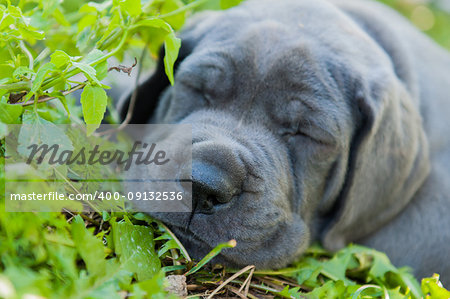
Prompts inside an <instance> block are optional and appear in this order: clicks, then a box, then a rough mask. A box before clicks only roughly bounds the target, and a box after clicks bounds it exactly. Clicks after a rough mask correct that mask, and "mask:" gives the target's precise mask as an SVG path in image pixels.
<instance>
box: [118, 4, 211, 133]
mask: <svg viewBox="0 0 450 299" xmlns="http://www.w3.org/2000/svg"><path fill="white" fill-rule="evenodd" d="M216 15H217V13H216V12H204V13H200V14H197V15H196V16H194V17H193V18H191V20H190V21H189V22H188V24H186V26H185V29H184V30H183V32H182V33H181V35H180V38H181V48H180V51H179V53H178V58H177V60H176V62H175V65H174V73H176V70H177V68H178V66H179V64H180V63H181V62H182V61H183V59H185V58H186V57H187V56H189V55H190V54H191V53H192V51H193V49H194V48H195V47H196V45H197V43H198V42H199V41H200V40H201V38H202V37H203V36H204V35H205V34H206V33H207V28H208V24H209V23H211V22H213V19H214V17H216ZM158 57H159V58H158V62H157V65H156V69H155V71H154V72H153V74H152V75H151V76H150V77H148V78H147V79H146V80H145V81H144V82H143V83H140V84H139V86H138V90H137V98H136V101H135V103H134V109H133V111H131V113H132V114H131V120H130V122H129V123H130V124H145V123H147V122H148V120H149V118H150V116H151V115H152V113H153V111H154V110H155V108H156V105H157V103H158V99H159V97H160V95H161V93H162V92H163V91H164V89H166V87H168V86H169V84H170V82H169V79H168V78H167V76H166V73H165V69H164V47H161V49H160V51H159V55H158ZM132 92H133V91H132V90H131V92H129V93H127V94H126V95H125V96H123V97H122V98H121V99H120V100H119V102H118V111H119V116H120V118H121V120H124V119H125V118H126V115H127V113H128V108H129V104H130V100H131V96H132Z"/></svg>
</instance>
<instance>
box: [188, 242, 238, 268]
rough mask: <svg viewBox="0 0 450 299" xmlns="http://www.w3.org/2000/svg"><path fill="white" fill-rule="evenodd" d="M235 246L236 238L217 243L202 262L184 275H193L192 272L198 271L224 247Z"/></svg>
mask: <svg viewBox="0 0 450 299" xmlns="http://www.w3.org/2000/svg"><path fill="white" fill-rule="evenodd" d="M235 246H236V240H230V241H228V242H227V243H221V244H219V245H217V246H216V247H215V248H214V249H213V250H211V252H210V253H208V254H207V255H206V256H205V257H204V258H202V260H201V261H200V262H198V263H197V265H195V266H194V267H192V269H191V270H189V271H188V272H186V273H185V274H184V275H185V276H188V275H191V274H192V273H195V272H197V271H198V270H200V269H201V268H202V267H203V266H204V265H205V264H206V263H208V262H209V261H210V260H212V259H213V258H214V257H215V256H216V255H218V254H219V253H220V252H221V251H222V249H225V248H233V247H235Z"/></svg>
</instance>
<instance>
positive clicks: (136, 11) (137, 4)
mask: <svg viewBox="0 0 450 299" xmlns="http://www.w3.org/2000/svg"><path fill="white" fill-rule="evenodd" d="M120 7H121V8H122V9H123V10H124V11H125V12H126V13H127V14H128V15H129V16H131V17H137V16H139V15H140V14H141V12H142V8H141V0H122V1H120Z"/></svg>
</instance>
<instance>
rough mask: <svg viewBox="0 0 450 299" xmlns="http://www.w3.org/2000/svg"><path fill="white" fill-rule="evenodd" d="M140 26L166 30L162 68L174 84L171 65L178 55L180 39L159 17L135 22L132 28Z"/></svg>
mask: <svg viewBox="0 0 450 299" xmlns="http://www.w3.org/2000/svg"><path fill="white" fill-rule="evenodd" d="M140 27H152V28H161V29H163V30H164V31H166V32H167V35H166V37H165V38H164V45H165V55H164V68H165V71H166V75H167V77H168V78H169V81H170V84H172V85H173V84H174V78H173V66H174V64H175V61H176V60H177V57H178V51H179V50H180V46H181V40H180V39H179V38H177V37H176V36H175V33H174V32H173V29H172V27H170V25H169V24H168V23H166V22H165V21H163V20H161V19H146V20H142V21H139V22H137V23H136V24H135V25H134V26H133V28H134V29H138V28H140Z"/></svg>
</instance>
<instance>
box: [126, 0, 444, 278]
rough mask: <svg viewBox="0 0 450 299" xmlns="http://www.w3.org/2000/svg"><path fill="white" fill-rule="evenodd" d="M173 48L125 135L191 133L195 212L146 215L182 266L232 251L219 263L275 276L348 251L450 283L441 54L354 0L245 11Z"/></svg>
mask: <svg viewBox="0 0 450 299" xmlns="http://www.w3.org/2000/svg"><path fill="white" fill-rule="evenodd" d="M181 38H182V41H183V43H182V49H181V52H180V57H179V59H178V62H177V65H176V77H175V81H176V83H175V85H174V86H170V87H168V85H169V84H168V81H167V79H166V76H165V74H164V67H163V64H162V62H160V63H159V65H158V67H157V69H156V71H155V73H154V74H153V75H152V76H151V77H150V78H149V79H148V80H147V81H146V82H145V83H144V84H142V85H141V86H140V87H139V96H138V99H137V103H136V108H135V109H134V114H133V118H132V123H147V122H150V123H190V124H192V127H193V131H192V134H193V148H192V155H193V164H192V165H193V166H192V167H193V169H192V183H193V189H194V199H193V200H194V211H193V213H191V214H183V213H178V214H176V213H167V214H158V215H156V216H157V217H158V218H160V219H161V220H163V221H165V222H166V223H167V224H168V225H169V226H170V227H171V228H172V229H173V230H174V232H175V233H176V234H177V235H178V236H179V237H180V238H181V240H182V241H183V242H184V244H185V245H186V246H187V249H188V250H189V252H191V253H192V254H193V256H194V257H196V258H200V257H202V256H203V255H205V254H206V253H207V252H208V251H209V250H210V249H211V248H212V247H214V246H215V245H217V244H218V243H220V242H225V241H228V240H230V239H236V241H237V246H236V248H234V249H227V250H225V251H224V252H223V254H221V255H220V256H219V258H218V259H217V261H218V262H224V263H226V264H229V265H233V266H242V265H248V264H254V265H256V266H257V267H258V268H278V267H283V266H286V265H287V264H288V263H290V262H292V261H293V260H294V259H295V258H297V257H298V256H299V255H301V254H302V252H304V250H305V249H306V248H307V247H308V246H309V245H310V244H311V242H313V241H315V240H319V241H321V242H322V244H323V245H324V246H325V247H326V248H327V249H330V250H337V249H339V248H342V247H343V246H345V245H346V244H348V243H349V242H356V243H360V244H363V245H367V246H370V247H374V248H376V249H379V250H381V251H384V252H386V253H387V254H388V256H389V257H390V258H391V260H392V261H393V262H394V263H395V264H396V265H398V266H402V265H410V266H412V267H413V268H414V269H415V274H416V275H417V276H418V277H421V276H424V275H431V274H432V273H433V272H438V273H441V275H442V279H443V281H446V282H450V133H449V130H450V121H449V119H450V55H449V54H448V53H447V52H445V51H444V50H443V49H441V48H439V47H438V46H437V45H436V44H435V43H434V42H433V41H431V40H430V39H429V38H428V37H426V36H425V35H424V34H422V33H420V32H419V31H418V30H417V29H415V28H414V27H413V26H412V25H410V24H409V23H408V22H407V21H406V20H405V19H403V18H402V17H401V16H399V15H398V14H397V13H395V12H394V11H392V10H390V9H388V8H386V7H384V6H383V5H381V4H378V3H374V2H366V1H361V0H358V1H342V2H341V1H339V2H337V1H336V2H335V1H332V2H326V1H318V0H315V1H310V0H295V1H294V0H292V1H290V0H283V1H269V0H263V1H261V0H253V1H251V0H250V1H247V2H244V3H243V4H242V5H240V6H238V7H236V8H233V9H230V10H228V11H225V12H211V13H203V14H200V15H198V16H197V17H194V18H193V19H192V20H191V23H190V24H189V25H188V26H187V27H186V28H185V30H184V31H183V32H182V34H181ZM127 101H129V97H128V99H125V100H124V101H123V103H122V109H123V112H122V114H123V115H124V114H125V113H126V110H127Z"/></svg>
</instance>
